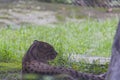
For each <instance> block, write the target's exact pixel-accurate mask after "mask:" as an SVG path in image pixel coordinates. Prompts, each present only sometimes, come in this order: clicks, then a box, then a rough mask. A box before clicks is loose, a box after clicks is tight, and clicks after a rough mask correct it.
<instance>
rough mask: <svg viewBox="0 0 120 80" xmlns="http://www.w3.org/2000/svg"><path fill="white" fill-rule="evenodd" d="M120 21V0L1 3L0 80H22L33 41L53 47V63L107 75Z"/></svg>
mask: <svg viewBox="0 0 120 80" xmlns="http://www.w3.org/2000/svg"><path fill="white" fill-rule="evenodd" d="M119 19H120V0H0V80H19V79H20V78H21V61H22V57H23V56H24V54H25V53H26V51H27V50H28V48H29V46H30V45H31V44H32V42H33V41H34V40H40V41H45V42H48V43H49V44H51V45H53V46H54V48H55V49H56V51H57V52H58V56H57V57H56V59H55V60H54V61H52V62H49V63H50V64H51V65H54V66H64V67H68V68H73V69H75V70H78V71H81V72H87V73H93V74H101V73H104V72H106V71H107V68H108V64H109V60H110V56H111V46H112V42H113V37H114V33H115V31H116V27H117V24H118V21H119ZM45 80H48V79H47V78H46V79H45ZM50 80H53V79H50Z"/></svg>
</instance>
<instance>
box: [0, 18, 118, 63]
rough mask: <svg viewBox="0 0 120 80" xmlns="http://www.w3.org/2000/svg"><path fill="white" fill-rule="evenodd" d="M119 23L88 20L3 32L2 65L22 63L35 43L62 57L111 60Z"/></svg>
mask: <svg viewBox="0 0 120 80" xmlns="http://www.w3.org/2000/svg"><path fill="white" fill-rule="evenodd" d="M117 22H118V20H116V19H114V20H110V19H108V20H105V21H97V20H91V21H90V20H85V21H83V22H77V23H76V22H66V23H64V24H56V25H44V26H32V25H29V26H21V27H20V28H17V27H15V26H9V27H6V28H1V29H0V61H1V62H2V61H4V62H14V61H15V62H17V61H21V60H22V57H23V55H24V54H25V52H26V51H27V49H28V48H29V46H30V45H31V44H32V42H33V40H40V41H45V42H48V43H50V44H52V45H53V46H54V47H55V49H56V51H57V52H58V53H59V56H62V55H69V54H85V55H90V56H105V57H109V56H110V54H111V45H112V40H113V36H114V33H115V30H116V26H117ZM59 56H58V57H59ZM62 57H63V56H62ZM67 57H68V56H67Z"/></svg>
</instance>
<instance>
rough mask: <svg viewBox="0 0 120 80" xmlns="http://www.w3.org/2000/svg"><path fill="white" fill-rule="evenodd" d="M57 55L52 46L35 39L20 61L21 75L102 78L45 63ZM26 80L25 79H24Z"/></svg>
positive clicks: (79, 79)
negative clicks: (63, 75)
mask: <svg viewBox="0 0 120 80" xmlns="http://www.w3.org/2000/svg"><path fill="white" fill-rule="evenodd" d="M56 55H57V52H56V51H55V50H54V48H53V47H52V46H51V45H50V44H48V43H46V42H41V41H37V40H35V41H34V43H33V44H32V45H31V46H30V48H29V49H28V51H27V53H26V54H25V56H24V58H23V62H22V75H23V79H24V75H25V74H29V73H30V74H37V75H60V74H66V75H68V76H69V77H67V79H65V80H104V77H100V76H99V75H93V74H87V73H82V72H78V71H75V70H73V69H69V68H64V67H55V66H51V65H49V64H47V62H48V61H49V60H53V59H54V58H55V57H56ZM24 80H26V79H24Z"/></svg>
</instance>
